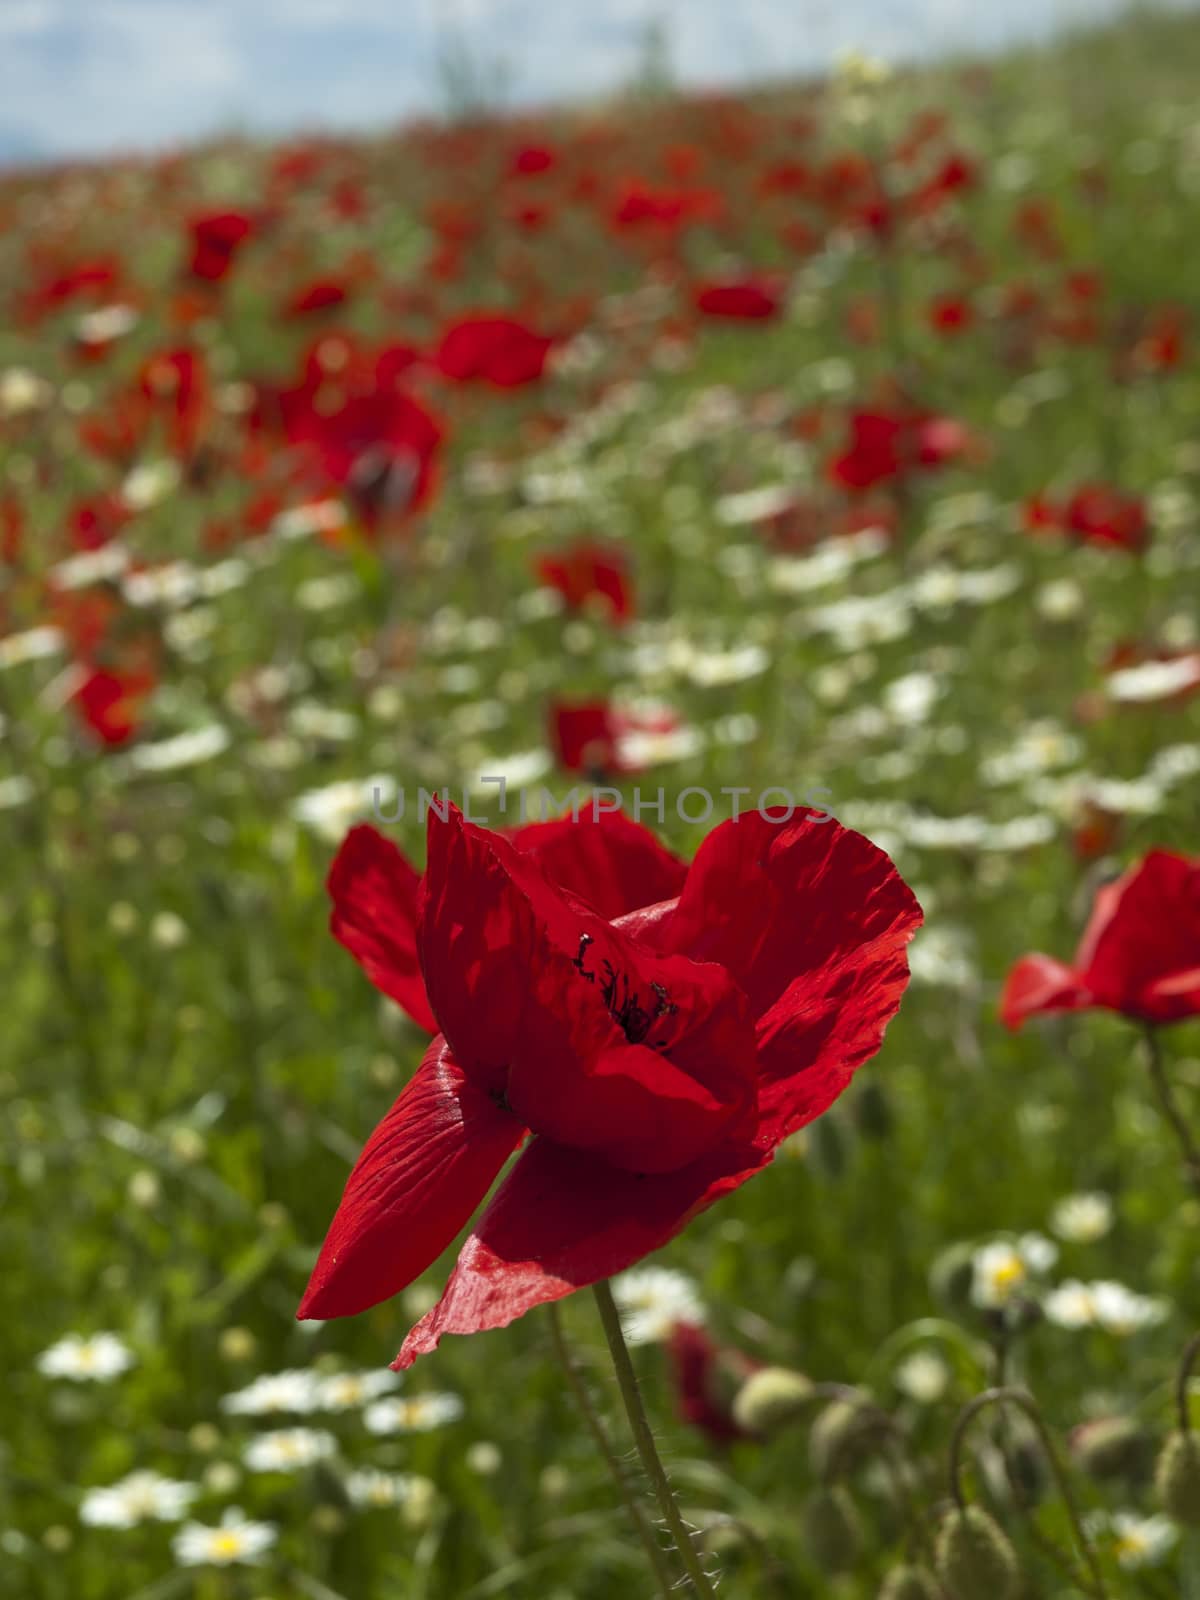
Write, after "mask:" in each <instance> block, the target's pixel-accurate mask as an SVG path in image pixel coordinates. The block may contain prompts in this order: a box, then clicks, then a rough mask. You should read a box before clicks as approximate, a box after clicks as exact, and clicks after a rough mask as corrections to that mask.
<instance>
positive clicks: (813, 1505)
mask: <svg viewBox="0 0 1200 1600" xmlns="http://www.w3.org/2000/svg"><path fill="white" fill-rule="evenodd" d="M804 1543H805V1546H806V1548H807V1550H808V1553H809V1555H810V1556H811V1557H812V1559H813V1561H814V1562H815V1563H816V1565H817V1566H818V1567H820V1568H821V1570H822V1571H823V1572H828V1573H836V1572H848V1571H849V1570H850V1568H851V1567H852V1566H853V1565H854V1563H855V1562H856V1561H857V1560H858V1555H859V1551H860V1550H861V1549H862V1524H861V1523H860V1522H859V1518H858V1511H857V1509H856V1507H855V1504H854V1501H853V1500H852V1499H851V1498H850V1496H849V1494H848V1493H847V1491H846V1490H845V1489H843V1488H833V1489H817V1490H815V1491H814V1493H812V1494H811V1495H809V1497H808V1499H807V1501H806V1502H805V1505H804Z"/></svg>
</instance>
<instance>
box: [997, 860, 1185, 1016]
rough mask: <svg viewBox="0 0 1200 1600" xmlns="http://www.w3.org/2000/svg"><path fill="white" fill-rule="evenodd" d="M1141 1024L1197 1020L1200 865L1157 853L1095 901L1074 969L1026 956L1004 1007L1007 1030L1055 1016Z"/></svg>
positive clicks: (1009, 984) (1009, 983) (1050, 959)
mask: <svg viewBox="0 0 1200 1600" xmlns="http://www.w3.org/2000/svg"><path fill="white" fill-rule="evenodd" d="M1097 1007H1099V1008H1100V1009H1102V1010H1105V1011H1119V1012H1121V1014H1122V1015H1123V1016H1126V1017H1133V1018H1135V1019H1136V1020H1138V1021H1139V1022H1154V1023H1157V1022H1178V1021H1180V1020H1182V1019H1183V1018H1184V1017H1192V1016H1196V1015H1197V1014H1200V860H1195V861H1190V860H1188V859H1187V858H1186V857H1185V856H1177V855H1171V854H1169V853H1168V852H1167V851H1165V850H1152V851H1151V852H1150V854H1149V855H1148V856H1146V857H1145V859H1144V860H1142V861H1140V862H1139V863H1138V864H1137V865H1136V866H1134V867H1131V868H1130V869H1129V871H1128V872H1126V873H1125V874H1124V875H1123V876H1122V877H1120V878H1118V879H1117V880H1116V882H1115V883H1110V884H1106V885H1105V887H1104V888H1103V889H1101V890H1100V892H1099V894H1097V896H1096V902H1095V905H1094V906H1093V908H1092V915H1091V919H1090V920H1089V922H1088V925H1087V928H1086V929H1085V931H1084V935H1083V939H1082V941H1081V943H1080V946H1079V949H1078V951H1077V952H1076V954H1075V960H1074V962H1073V964H1072V965H1070V966H1066V965H1065V964H1064V963H1063V962H1061V961H1056V960H1054V958H1053V957H1051V956H1044V955H1029V956H1022V957H1021V959H1020V960H1019V961H1018V962H1017V963H1016V965H1015V966H1014V967H1013V969H1012V971H1011V972H1010V973H1009V975H1008V978H1007V980H1006V982H1005V985H1004V993H1003V995H1002V996H1001V1000H1000V1017H1001V1020H1002V1021H1003V1022H1004V1024H1005V1026H1006V1027H1009V1028H1014V1029H1015V1028H1019V1027H1020V1026H1021V1025H1022V1023H1024V1022H1025V1021H1026V1020H1027V1019H1028V1018H1029V1017H1034V1016H1040V1015H1042V1014H1043V1013H1048V1012H1054V1011H1090V1010H1092V1009H1094V1008H1097Z"/></svg>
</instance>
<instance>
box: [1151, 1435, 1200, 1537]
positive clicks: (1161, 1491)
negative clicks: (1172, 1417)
mask: <svg viewBox="0 0 1200 1600" xmlns="http://www.w3.org/2000/svg"><path fill="white" fill-rule="evenodd" d="M1154 1481H1155V1485H1156V1487H1157V1489H1158V1497H1159V1499H1160V1500H1161V1501H1162V1503H1163V1507H1164V1509H1165V1510H1166V1512H1167V1515H1168V1516H1170V1517H1173V1518H1174V1519H1175V1521H1176V1522H1179V1523H1182V1525H1183V1526H1184V1527H1185V1528H1200V1448H1197V1443H1196V1435H1195V1434H1194V1433H1192V1432H1190V1431H1189V1432H1188V1433H1173V1434H1172V1435H1171V1437H1170V1438H1169V1439H1168V1440H1167V1442H1166V1444H1165V1445H1164V1446H1163V1448H1162V1454H1161V1455H1160V1456H1159V1458H1158V1466H1157V1468H1156V1469H1155V1474H1154Z"/></svg>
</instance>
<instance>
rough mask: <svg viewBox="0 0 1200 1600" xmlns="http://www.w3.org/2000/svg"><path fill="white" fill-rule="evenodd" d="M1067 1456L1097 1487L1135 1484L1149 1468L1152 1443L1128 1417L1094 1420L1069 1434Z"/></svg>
mask: <svg viewBox="0 0 1200 1600" xmlns="http://www.w3.org/2000/svg"><path fill="white" fill-rule="evenodd" d="M1070 1446H1071V1454H1072V1456H1074V1458H1075V1460H1076V1461H1077V1462H1078V1464H1079V1468H1080V1470H1081V1471H1082V1472H1086V1473H1087V1475H1088V1477H1089V1478H1094V1479H1095V1480H1096V1481H1097V1483H1107V1482H1109V1481H1111V1480H1112V1479H1117V1480H1120V1479H1126V1480H1134V1481H1136V1480H1139V1479H1141V1478H1144V1477H1145V1476H1146V1474H1147V1471H1148V1469H1149V1466H1150V1461H1151V1453H1152V1450H1153V1440H1152V1439H1151V1436H1150V1434H1149V1433H1147V1431H1146V1429H1145V1428H1143V1427H1142V1426H1141V1425H1140V1424H1139V1423H1137V1422H1135V1421H1134V1420H1133V1419H1132V1418H1131V1417H1097V1418H1096V1419H1095V1421H1093V1422H1085V1423H1083V1424H1081V1426H1080V1427H1078V1428H1076V1429H1075V1430H1074V1432H1073V1433H1072V1434H1071V1441H1070Z"/></svg>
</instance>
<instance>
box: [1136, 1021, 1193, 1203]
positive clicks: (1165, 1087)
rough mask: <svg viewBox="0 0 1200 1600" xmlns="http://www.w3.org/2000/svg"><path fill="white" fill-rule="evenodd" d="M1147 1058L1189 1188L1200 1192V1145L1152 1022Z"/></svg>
mask: <svg viewBox="0 0 1200 1600" xmlns="http://www.w3.org/2000/svg"><path fill="white" fill-rule="evenodd" d="M1145 1037H1146V1062H1147V1065H1148V1066H1149V1069H1150V1087H1151V1088H1152V1089H1153V1090H1154V1098H1155V1099H1156V1100H1157V1101H1158V1108H1159V1110H1160V1111H1161V1112H1162V1114H1163V1116H1164V1118H1165V1119H1166V1121H1167V1123H1168V1124H1169V1125H1170V1128H1171V1132H1172V1133H1173V1134H1174V1135H1175V1140H1176V1143H1177V1144H1178V1145H1179V1149H1180V1151H1181V1153H1182V1155H1183V1170H1184V1177H1185V1179H1186V1181H1187V1184H1188V1186H1189V1188H1191V1189H1192V1190H1194V1191H1195V1193H1196V1194H1200V1148H1197V1145H1196V1141H1195V1139H1194V1138H1193V1137H1192V1131H1191V1129H1190V1128H1189V1127H1188V1125H1187V1121H1186V1120H1185V1118H1184V1115H1183V1112H1182V1111H1180V1109H1179V1102H1178V1101H1177V1100H1176V1098H1175V1093H1174V1091H1173V1089H1172V1088H1171V1085H1170V1083H1169V1082H1168V1081H1167V1074H1166V1069H1165V1068H1164V1066H1163V1058H1162V1049H1161V1047H1160V1045H1159V1042H1158V1033H1157V1031H1156V1029H1155V1028H1154V1026H1153V1024H1149V1025H1148V1026H1147V1028H1146V1035H1145Z"/></svg>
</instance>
